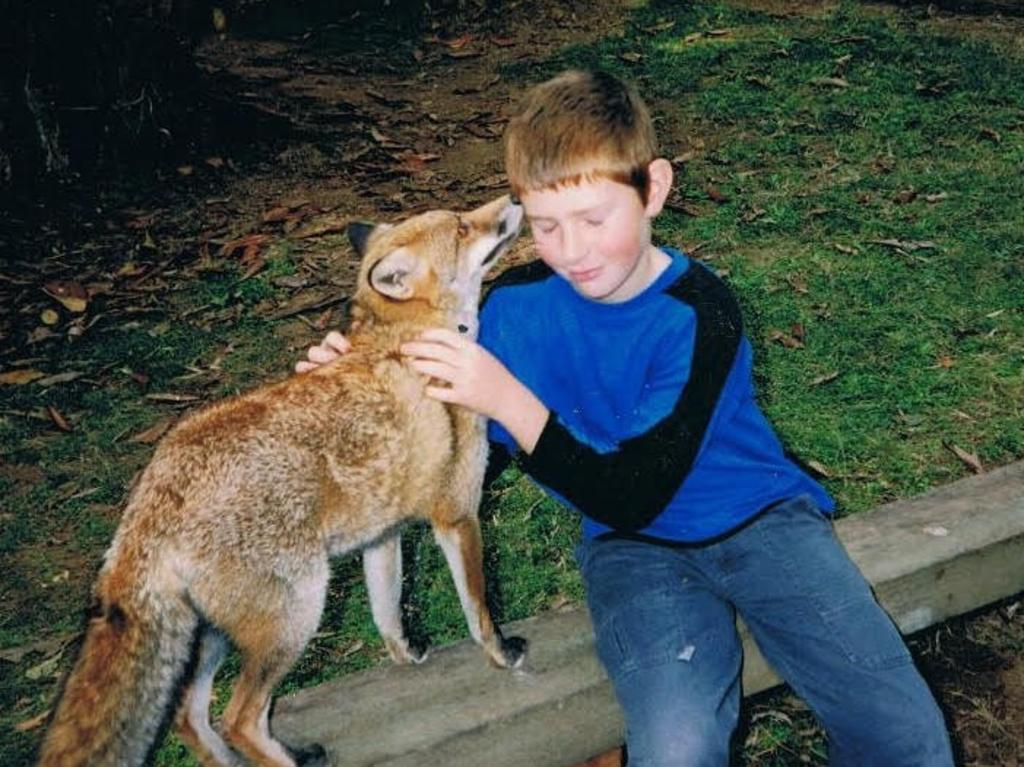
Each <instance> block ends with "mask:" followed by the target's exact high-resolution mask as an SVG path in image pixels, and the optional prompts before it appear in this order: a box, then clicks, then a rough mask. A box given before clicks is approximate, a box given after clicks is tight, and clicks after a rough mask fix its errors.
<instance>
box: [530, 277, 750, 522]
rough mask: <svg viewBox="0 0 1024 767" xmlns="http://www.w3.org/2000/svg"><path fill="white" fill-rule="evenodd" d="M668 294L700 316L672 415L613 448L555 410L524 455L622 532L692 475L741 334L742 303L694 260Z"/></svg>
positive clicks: (536, 471) (543, 479)
mask: <svg viewBox="0 0 1024 767" xmlns="http://www.w3.org/2000/svg"><path fill="white" fill-rule="evenodd" d="M665 293H666V294H667V295H670V296H672V297H673V298H675V299H677V300H678V301H681V302H683V303H684V304H687V305H689V306H690V307H692V308H693V310H694V312H695V314H696V321H697V331H696V337H695V340H694V346H693V358H692V360H691V364H690V377H689V380H687V382H686V384H685V385H684V386H683V390H682V392H681V393H680V395H679V399H678V400H677V401H676V404H675V407H674V408H673V409H672V412H671V413H669V414H668V415H667V416H665V418H663V419H662V420H661V421H659V422H658V423H657V424H655V425H654V426H652V427H651V428H650V429H648V430H647V431H646V432H644V433H643V434H640V435H638V436H636V437H631V438H630V439H627V440H624V441H623V442H621V443H620V444H619V447H618V448H617V449H616V450H614V451H612V452H609V453H598V452H597V451H596V450H594V449H593V448H592V447H590V446H588V445H585V444H583V443H582V442H580V441H578V440H577V439H576V438H575V437H573V436H572V434H570V433H569V431H568V429H566V428H565V427H564V426H563V425H562V424H561V423H560V422H559V420H558V418H557V416H556V415H555V414H554V413H551V414H550V415H549V416H548V420H547V423H546V425H545V426H544V431H543V432H541V435H540V438H539V439H538V441H537V445H536V447H535V448H534V450H533V453H532V454H531V455H529V456H523V457H521V463H522V466H523V468H524V469H525V470H526V472H527V473H529V474H530V475H531V476H532V477H533V478H534V479H536V480H537V481H538V482H540V483H542V484H544V485H547V486H548V487H550V488H551V489H552V490H555V491H556V492H558V493H559V494H561V495H562V496H563V497H564V498H566V499H567V500H568V501H569V502H570V503H572V504H573V505H574V506H575V507H576V508H577V509H579V510H580V511H582V512H583V513H584V514H586V515H587V516H588V517H590V518H591V519H593V520H595V521H597V522H600V523H601V524H603V525H606V526H608V527H611V528H612V529H614V530H619V531H624V532H635V531H637V530H642V529H643V528H645V527H647V526H648V525H649V524H651V522H652V521H653V520H654V519H655V517H657V516H658V515H659V514H660V513H661V512H662V511H663V510H664V508H665V507H666V506H667V505H668V503H669V501H671V500H672V497H673V496H674V495H675V494H676V492H677V491H678V490H679V488H680V487H681V486H682V484H683V481H684V480H685V479H686V477H687V475H688V474H689V473H690V470H691V468H692V467H693V463H694V461H695V460H696V458H697V454H698V452H699V451H700V446H701V443H702V442H703V440H704V435H705V433H706V431H707V428H708V424H709V423H710V422H711V416H712V415H713V414H714V411H715V408H716V407H717V405H718V398H719V396H720V395H721V393H722V388H723V387H724V386H725V382H726V379H727V378H728V376H729V371H730V370H731V369H732V366H733V363H734V362H735V360H736V352H737V350H738V349H739V345H740V341H741V340H742V338H743V323H742V318H741V317H740V309H739V304H738V303H737V302H736V299H735V297H734V296H733V295H732V293H731V292H730V290H729V288H728V287H727V286H726V285H725V283H724V282H722V280H720V279H719V278H718V277H717V276H715V275H714V274H713V273H712V272H711V271H710V270H708V269H706V268H704V267H703V266H701V265H699V264H697V263H692V264H691V265H690V268H689V269H687V271H686V272H685V273H684V274H683V275H681V276H680V278H679V279H678V280H676V281H675V282H674V283H673V284H672V285H670V286H669V287H668V288H666V289H665Z"/></svg>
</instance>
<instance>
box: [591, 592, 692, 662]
mask: <svg viewBox="0 0 1024 767" xmlns="http://www.w3.org/2000/svg"><path fill="white" fill-rule="evenodd" d="M677 608H678V604H677V601H676V600H675V599H674V598H673V596H672V595H671V594H669V593H666V592H654V593H651V594H647V595H645V596H644V597H643V598H642V599H634V600H631V601H629V602H620V603H616V604H605V605H594V604H591V605H590V613H591V617H592V618H593V621H594V637H595V644H596V649H597V654H598V657H599V658H600V660H601V663H602V664H603V665H604V667H605V669H606V670H607V672H608V676H609V677H611V678H612V679H616V678H619V677H621V676H623V675H625V674H629V673H631V672H633V671H636V670H637V669H640V668H652V667H655V666H658V665H661V664H664V663H670V662H672V661H678V660H688V658H686V657H684V656H685V655H686V652H687V645H686V641H685V633H684V627H683V623H682V620H681V619H680V616H679V615H678V614H677V611H676V610H677Z"/></svg>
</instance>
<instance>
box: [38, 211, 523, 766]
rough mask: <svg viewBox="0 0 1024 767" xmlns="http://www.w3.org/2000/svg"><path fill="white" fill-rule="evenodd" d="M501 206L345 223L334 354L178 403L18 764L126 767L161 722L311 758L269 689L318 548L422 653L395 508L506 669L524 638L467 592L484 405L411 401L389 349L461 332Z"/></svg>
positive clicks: (323, 563)
mask: <svg viewBox="0 0 1024 767" xmlns="http://www.w3.org/2000/svg"><path fill="white" fill-rule="evenodd" d="M522 218H523V208H522V206H521V205H519V204H518V202H516V201H513V200H512V199H511V198H510V197H508V196H505V197H502V198H499V199H497V200H493V201H492V202H489V203H487V204H485V205H482V206H481V207H478V208H476V209H474V210H471V211H469V212H464V213H459V212H453V211H447V210H431V211H427V212H425V213H421V214H419V215H414V216H412V217H410V218H407V219H405V220H404V221H401V222H398V223H394V224H389V223H381V224H376V225H374V224H368V223H362V222H355V223H352V224H350V225H349V226H348V236H349V240H350V241H351V243H352V245H353V248H354V250H355V251H356V253H357V254H358V255H359V256H360V258H361V262H360V267H359V272H358V277H357V282H356V287H355V290H354V293H353V295H352V298H351V301H350V323H349V326H348V328H347V329H346V331H345V334H346V336H347V337H348V339H349V342H350V344H351V349H350V351H349V352H348V353H346V354H345V355H343V356H342V357H341V358H339V359H338V360H336V361H334V362H332V363H330V364H327V365H323V366H320V367H318V368H316V369H315V370H312V371H309V372H304V373H299V374H295V375H292V376H291V377H289V378H287V379H285V380H283V381H280V382H278V383H272V384H268V385H264V386H262V387H258V388H255V389H253V390H251V391H249V392H247V393H243V394H241V395H238V396H236V397H233V398H230V399H226V400H223V401H220V402H217V403H213V404H211V405H208V406H206V407H205V408H202V409H199V410H197V411H196V412H194V413H192V414H190V415H188V416H186V417H185V418H183V419H182V420H181V421H179V423H178V424H177V425H175V426H174V427H173V428H172V429H171V430H170V431H169V432H168V433H167V434H166V435H165V436H164V438H163V439H162V440H161V441H160V442H159V444H158V445H157V447H156V449H155V450H154V453H153V456H152V458H151V460H150V462H149V464H148V465H147V466H146V468H145V469H144V470H143V471H142V473H141V474H140V476H139V478H138V480H137V481H136V483H135V485H134V486H133V487H132V489H131V490H130V491H129V494H128V498H127V501H126V505H125V510H124V513H123V515H122V519H121V522H120V524H119V525H118V528H117V530H116V532H115V534H114V537H113V540H112V543H111V544H110V547H109V549H108V550H107V552H106V554H105V555H104V558H103V563H102V565H101V567H100V571H99V574H98V576H97V580H96V584H95V586H94V601H95V607H94V609H93V612H92V614H91V616H90V617H89V619H88V624H87V627H86V631H85V637H84V640H83V642H82V646H81V649H80V652H79V655H78V658H77V660H76V661H75V663H74V664H73V667H72V669H71V672H70V674H69V675H68V677H67V679H66V682H65V684H64V688H63V691H62V693H61V695H60V697H59V701H58V703H57V705H56V707H55V710H54V713H53V715H52V717H51V720H50V724H49V726H48V729H47V733H46V735H45V737H44V739H43V744H42V747H41V750H40V756H39V761H38V764H39V766H40V767H86V766H88V767H131V766H132V765H141V764H143V763H144V762H145V761H146V759H147V758H148V757H149V756H150V755H151V753H152V752H153V750H154V749H155V748H156V746H157V745H159V744H158V742H157V741H158V740H159V738H160V736H161V734H162V733H163V731H164V728H165V726H167V725H169V724H170V723H171V720H172V719H173V724H174V726H175V728H176V730H177V733H178V735H179V736H180V738H181V739H182V740H183V741H184V742H185V744H186V745H187V746H188V747H189V748H190V749H191V750H192V751H193V752H194V754H195V755H196V757H197V758H198V760H199V761H200V763H201V764H203V765H204V766H205V767H214V766H215V767H237V766H239V765H244V764H246V763H247V762H246V760H248V763H252V764H255V765H260V767H297V766H298V765H300V764H323V763H326V761H327V754H326V751H325V750H324V748H323V747H322V746H321V745H318V744H313V745H311V746H307V747H306V748H304V749H299V748H292V747H290V746H288V745H287V744H285V743H283V742H281V741H279V740H277V739H275V738H274V737H273V735H272V734H271V731H270V723H269V715H270V705H271V698H272V693H273V689H274V687H275V685H276V684H277V683H278V682H279V681H280V680H281V678H282V677H283V676H284V675H285V674H286V673H287V672H288V670H289V669H290V668H291V667H292V666H293V665H294V663H295V661H296V660H297V658H298V657H299V656H300V654H301V653H302V651H303V649H304V648H305V646H306V644H307V643H308V642H309V640H310V639H311V637H312V636H313V634H314V632H315V631H316V629H317V626H318V624H319V621H320V617H321V614H322V612H323V609H324V604H325V600H326V594H327V584H328V576H329V561H330V560H331V559H332V558H334V557H340V556H343V555H346V554H351V553H354V552H356V551H362V557H363V569H364V576H365V579H366V584H367V590H368V592H369V598H370V607H371V613H372V616H373V620H374V623H375V625H376V628H377V629H378V631H379V632H380V635H381V637H382V638H383V641H384V645H385V647H386V649H387V652H388V654H389V655H390V657H391V658H392V659H393V660H394V661H396V662H398V663H419V662H420V661H422V660H423V654H422V653H421V652H420V650H418V649H417V648H415V647H413V646H412V645H411V644H410V642H409V640H408V638H407V636H406V634H405V631H404V628H403V624H402V608H401V594H402V556H401V528H402V526H403V525H404V524H405V523H407V522H410V521H412V520H425V521H427V522H428V523H429V524H430V526H431V528H432V531H433V534H434V537H435V539H436V540H437V542H438V543H439V545H440V547H441V548H442V550H443V552H444V555H445V558H446V561H447V563H448V566H449V569H450V570H451V573H452V576H453V579H454V581H455V584H456V588H457V591H458V596H459V600H460V603H461V606H462V609H463V612H464V614H465V619H466V621H467V623H468V626H469V631H470V634H471V635H472V637H473V639H474V640H475V641H476V642H477V643H478V644H479V645H480V646H481V648H482V650H483V653H484V656H485V658H486V659H488V660H489V661H490V662H491V663H492V664H493V665H495V666H498V667H502V668H516V667H518V666H520V665H521V663H522V661H523V658H524V657H525V653H526V641H525V640H524V639H522V638H519V637H508V638H506V637H504V636H503V635H502V633H501V630H500V628H499V627H498V626H497V625H496V624H495V622H494V620H493V619H492V617H491V614H490V611H489V609H488V606H487V601H486V594H485V590H486V589H485V583H484V574H483V557H482V537H481V531H480V523H479V520H478V509H479V504H480V501H481V496H482V492H483V481H484V472H485V469H486V464H487V445H488V443H487V437H486V424H485V421H484V418H483V417H482V416H480V415H478V414H476V413H474V412H473V411H471V410H469V409H468V408H464V407H460V406H456V405H451V404H446V403H443V402H441V401H440V400H438V399H434V398H431V397H429V396H427V395H426V394H425V392H424V390H425V388H426V386H427V385H428V384H429V383H430V382H431V379H429V378H428V377H427V376H425V375H423V374H421V373H418V372H417V371H415V370H413V369H412V367H411V366H409V365H408V363H407V360H406V359H405V358H403V356H402V355H401V354H400V353H399V346H400V345H401V344H402V343H404V342H407V341H410V340H413V339H414V338H416V337H417V336H418V335H419V334H420V333H421V332H422V331H424V330H426V329H428V328H435V327H445V328H449V329H451V330H453V331H457V332H461V333H463V334H467V335H470V336H474V337H475V333H476V332H477V327H478V326H477V308H478V304H479V300H480V294H481V291H482V284H483V278H484V275H485V273H486V272H487V271H488V270H489V269H490V268H491V267H492V266H493V265H494V263H495V262H496V261H497V260H498V258H499V257H500V256H501V255H502V254H503V253H505V252H506V251H507V250H508V248H509V246H510V245H511V244H512V242H513V241H514V240H515V239H516V237H517V236H518V233H519V229H520V225H521V223H522ZM231 645H233V646H234V647H235V648H236V649H237V650H238V653H239V655H240V658H241V668H240V672H239V675H238V679H237V682H236V683H235V685H234V688H233V690H232V694H231V698H230V700H229V702H228V704H227V708H226V709H225V711H224V714H223V717H222V720H221V727H220V728H219V729H220V730H221V731H222V732H223V736H222V735H221V734H220V733H218V731H217V730H215V729H214V727H213V725H212V724H211V721H210V713H209V706H210V701H211V697H212V688H213V680H214V676H215V674H216V673H217V669H218V668H219V667H220V665H221V663H222V661H223V660H224V657H225V655H226V653H227V651H228V649H229V647H230V646H231ZM172 715H173V717H172Z"/></svg>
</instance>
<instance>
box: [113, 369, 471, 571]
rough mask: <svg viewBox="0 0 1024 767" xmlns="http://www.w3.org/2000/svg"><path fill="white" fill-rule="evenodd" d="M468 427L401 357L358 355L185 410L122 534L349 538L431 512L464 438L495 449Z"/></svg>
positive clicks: (226, 540) (221, 539)
mask: <svg viewBox="0 0 1024 767" xmlns="http://www.w3.org/2000/svg"><path fill="white" fill-rule="evenodd" d="M457 428H458V422H457V420H456V419H453V418H452V417H451V416H450V415H449V414H448V412H447V411H446V408H445V406H444V405H442V404H441V403H439V402H437V401H434V400H431V399H429V398H428V397H426V396H425V395H424V394H423V381H422V380H421V379H419V377H418V376H416V374H414V373H413V372H412V371H410V370H409V369H408V368H407V367H406V366H405V365H403V364H402V363H401V361H399V360H397V359H392V358H389V357H387V356H385V355H370V354H352V355H349V356H348V357H346V358H344V359H342V360H339V361H338V362H336V363H334V364H332V365H329V366H326V367H324V368H321V369H319V370H316V371H313V372H312V373H308V374H304V375H298V376H293V377H291V378H289V379H287V380H285V381H282V382H280V383H277V384H271V385H268V386H263V387H260V388H257V389H255V390H253V391H250V392H247V393H245V394H242V395H239V396H237V397H233V398H231V399H228V400H224V401H222V402H218V403H215V404H213V405H210V406H208V407H206V408H204V409H202V410H200V411H198V412H196V413H194V414H192V415H190V416H188V417H187V418H185V419H184V420H182V421H181V422H180V423H179V424H177V425H176V426H175V427H174V428H173V429H172V430H171V431H170V432H169V433H168V434H167V435H166V436H165V437H164V439H163V440H162V441H161V442H160V444H159V445H158V447H157V449H156V451H155V453H154V456H153V459H152V461H151V462H150V464H149V466H148V467H147V468H146V469H145V471H144V472H143V474H142V476H141V477H140V479H139V481H138V483H137V485H136V487H135V488H134V490H133V492H132V494H131V497H130V498H129V503H128V507H127V509H126V511H125V516H124V519H123V522H122V528H125V529H124V530H123V531H120V532H119V537H121V536H123V535H127V534H128V531H129V530H130V529H132V528H139V532H141V533H143V534H144V535H145V537H146V538H147V539H148V540H150V541H152V540H153V539H154V538H160V539H162V540H164V541H166V542H167V544H168V545H172V546H177V547H186V548H188V549H194V548H195V547H201V548H202V549H203V550H204V552H203V553H202V556H206V555H207V553H208V554H211V555H212V554H213V553H214V552H216V551H229V552H235V553H237V552H239V550H240V549H245V548H250V547H253V546H255V545H256V542H257V541H259V540H260V539H268V540H280V539H281V537H282V536H291V537H292V538H296V539H298V538H301V539H303V541H304V544H305V545H309V546H317V545H322V542H323V541H324V540H325V539H330V544H331V548H332V549H335V550H338V548H339V544H340V548H350V547H352V546H355V545H358V544H360V543H362V542H365V539H366V538H367V537H373V536H374V535H376V534H379V533H380V532H382V531H383V530H384V529H386V528H387V527H389V526H392V525H394V524H395V523H397V522H398V521H400V518H401V517H402V516H403V515H413V514H424V513H428V511H429V508H428V507H429V506H430V504H431V503H432V500H433V499H432V498H431V496H432V495H433V494H435V493H436V492H438V490H439V489H444V488H446V487H449V486H450V479H451V478H450V476H446V475H449V474H450V473H451V471H452V470H453V465H452V464H453V461H454V460H455V455H454V454H455V450H456V445H457V444H458V446H459V449H460V450H463V451H465V450H467V449H468V450H470V451H472V452H481V451H484V450H485V447H484V440H483V437H482V431H481V432H480V433H479V434H472V433H471V430H470V431H469V432H467V430H466V429H463V430H462V431H463V432H467V433H464V434H462V435H460V436H457V435H456V430H457ZM472 443H476V444H472ZM207 550H208V551H207Z"/></svg>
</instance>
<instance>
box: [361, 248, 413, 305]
mask: <svg viewBox="0 0 1024 767" xmlns="http://www.w3.org/2000/svg"><path fill="white" fill-rule="evenodd" d="M421 267H422V263H421V262H420V260H419V259H417V258H416V257H415V256H413V254H412V253H410V252H409V251H408V250H405V249H404V248H399V249H398V250H393V251H391V252H390V253H389V254H388V255H386V256H384V258H382V259H381V260H380V261H378V262H377V263H375V264H374V265H373V266H372V267H370V274H369V280H370V287H371V288H373V289H374V290H376V291H377V292H378V293H380V294H381V295H384V296H387V297H388V298H393V299H395V300H396V301H406V300H408V299H410V298H412V294H413V283H414V282H415V280H416V278H417V277H419V271H420V268H421Z"/></svg>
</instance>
